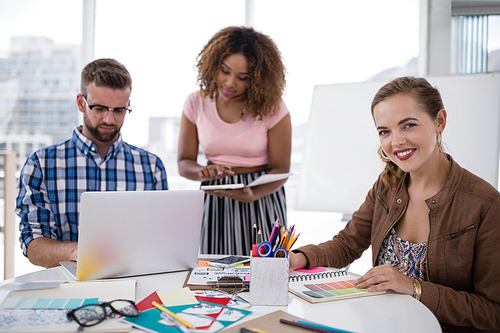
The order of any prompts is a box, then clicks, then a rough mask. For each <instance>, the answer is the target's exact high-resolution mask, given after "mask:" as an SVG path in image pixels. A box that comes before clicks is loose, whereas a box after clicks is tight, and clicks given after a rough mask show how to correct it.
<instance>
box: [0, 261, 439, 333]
mask: <svg viewBox="0 0 500 333" xmlns="http://www.w3.org/2000/svg"><path fill="white" fill-rule="evenodd" d="M186 276H187V272H176V273H166V274H156V275H148V276H141V277H135V278H134V279H136V280H137V281H138V282H137V289H136V301H137V302H138V301H140V300H142V299H144V298H145V297H146V296H148V295H149V294H151V293H152V292H153V291H156V290H169V289H178V288H181V287H182V285H183V283H184V281H185V279H186ZM63 279H66V275H65V274H64V272H63V268H62V267H56V268H50V269H44V270H41V271H37V272H33V273H29V274H26V275H21V276H18V277H15V278H13V279H8V280H5V281H2V282H0V286H2V285H4V284H7V283H11V282H30V281H35V280H63ZM6 296H7V293H6V292H1V293H0V302H2V301H3V300H4V298H5V297H6ZM251 310H252V311H253V314H251V315H249V316H247V317H246V320H248V319H253V318H256V317H257V316H259V315H261V314H266V313H270V312H273V311H276V310H283V311H286V312H288V313H290V314H292V315H295V316H298V317H301V318H303V319H306V320H311V321H315V322H318V323H321V324H324V325H328V326H331V327H335V328H340V329H344V330H348V331H353V332H398V333H399V332H401V330H404V331H405V332H430V333H432V332H441V328H440V325H439V323H438V321H437V319H436V317H435V316H434V315H433V314H432V313H431V312H430V311H429V310H428V309H427V308H426V307H425V306H424V305H423V304H422V303H420V302H418V301H416V300H415V299H413V298H412V297H411V296H407V295H400V294H396V293H392V292H388V293H387V294H386V295H378V296H373V297H362V298H357V299H351V300H342V301H337V302H327V303H319V304H311V303H308V302H306V301H303V300H302V299H300V298H298V297H295V296H294V295H292V294H289V304H288V306H254V307H252V308H251ZM239 323H241V322H239ZM134 331H137V332H142V331H139V330H134Z"/></svg>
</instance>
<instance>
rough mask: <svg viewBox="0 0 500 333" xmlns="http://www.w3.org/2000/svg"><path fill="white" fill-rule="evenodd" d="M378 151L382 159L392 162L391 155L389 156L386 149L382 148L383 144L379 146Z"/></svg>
mask: <svg viewBox="0 0 500 333" xmlns="http://www.w3.org/2000/svg"><path fill="white" fill-rule="evenodd" d="M377 153H378V156H380V159H381V160H382V161H384V162H385V163H389V162H391V159H390V158H389V157H387V155H386V154H385V151H384V150H383V149H382V146H380V147H378V150H377Z"/></svg>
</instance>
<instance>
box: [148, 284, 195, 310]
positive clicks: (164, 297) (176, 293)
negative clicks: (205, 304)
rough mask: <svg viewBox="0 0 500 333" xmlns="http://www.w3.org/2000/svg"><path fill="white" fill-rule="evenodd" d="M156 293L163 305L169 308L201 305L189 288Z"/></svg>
mask: <svg viewBox="0 0 500 333" xmlns="http://www.w3.org/2000/svg"><path fill="white" fill-rule="evenodd" d="M156 293H157V294H158V297H160V299H161V302H162V303H163V305H164V306H167V307H168V306H177V305H188V304H198V303H200V302H198V300H197V299H196V298H195V297H194V295H193V293H191V290H189V288H188V287H186V288H182V289H173V290H159V291H157V292H156Z"/></svg>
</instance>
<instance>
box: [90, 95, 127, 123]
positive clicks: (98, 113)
mask: <svg viewBox="0 0 500 333" xmlns="http://www.w3.org/2000/svg"><path fill="white" fill-rule="evenodd" d="M82 98H83V101H84V102H85V104H87V106H88V108H89V109H90V113H91V114H92V116H94V117H95V118H99V119H103V118H104V117H106V115H107V114H108V111H113V114H114V116H115V117H117V118H123V117H125V115H126V114H127V113H130V112H132V108H131V107H130V106H129V107H128V108H126V107H121V108H114V109H112V108H109V107H107V106H104V105H99V104H94V105H89V102H87V98H86V97H85V95H82Z"/></svg>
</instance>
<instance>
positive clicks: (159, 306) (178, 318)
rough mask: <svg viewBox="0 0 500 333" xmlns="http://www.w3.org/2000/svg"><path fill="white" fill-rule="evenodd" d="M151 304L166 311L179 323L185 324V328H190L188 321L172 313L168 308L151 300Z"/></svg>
mask: <svg viewBox="0 0 500 333" xmlns="http://www.w3.org/2000/svg"><path fill="white" fill-rule="evenodd" d="M152 304H153V306H154V307H156V308H158V309H160V310H161V311H164V312H166V313H168V314H169V315H171V316H172V317H173V318H174V319H175V320H176V321H178V322H179V323H181V324H182V325H185V326H187V328H191V326H193V325H191V324H190V323H188V322H187V321H185V320H184V319H182V318H181V317H179V316H177V315H176V314H175V313H173V312H172V311H170V310H169V309H167V308H166V307H164V306H162V305H160V304H158V303H156V302H154V301H153V303H152Z"/></svg>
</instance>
